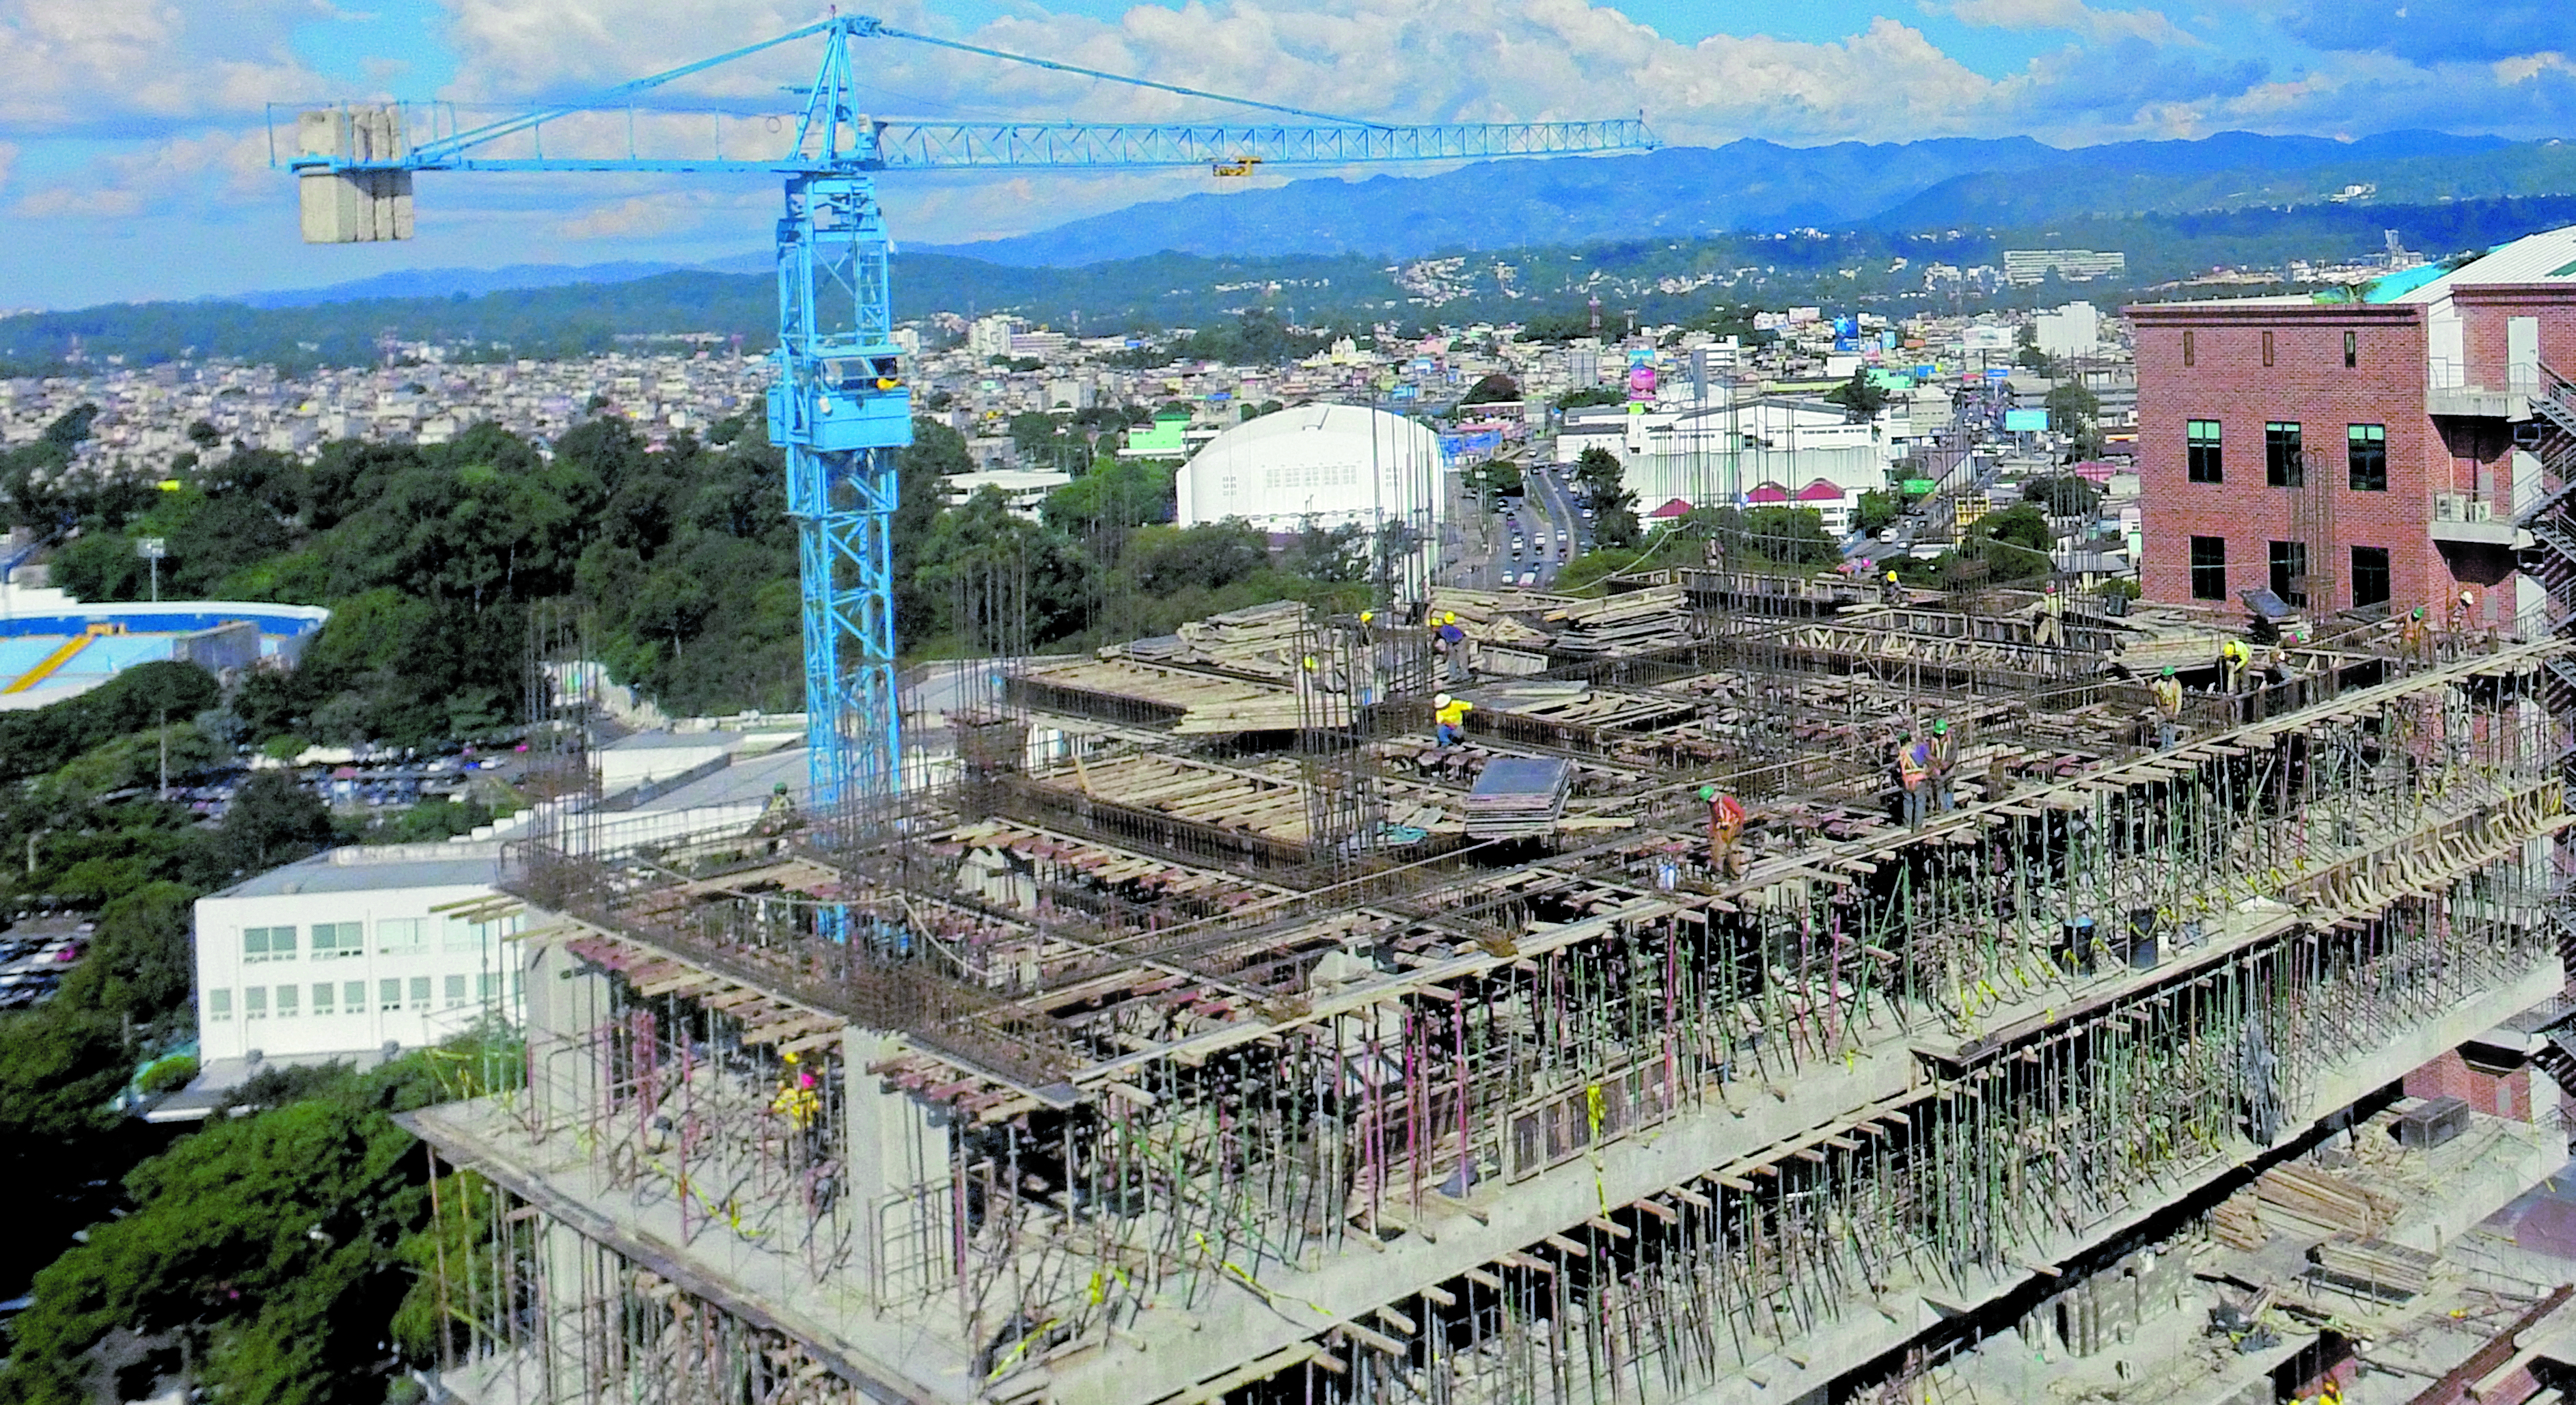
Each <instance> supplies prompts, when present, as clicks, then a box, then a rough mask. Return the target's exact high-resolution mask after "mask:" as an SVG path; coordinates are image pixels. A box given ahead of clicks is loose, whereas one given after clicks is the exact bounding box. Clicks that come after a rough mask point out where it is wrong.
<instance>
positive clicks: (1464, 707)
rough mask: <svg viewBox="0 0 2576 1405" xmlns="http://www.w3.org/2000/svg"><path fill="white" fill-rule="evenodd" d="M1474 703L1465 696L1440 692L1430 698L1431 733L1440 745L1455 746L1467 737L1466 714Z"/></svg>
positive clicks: (1474, 706) (1474, 708)
mask: <svg viewBox="0 0 2576 1405" xmlns="http://www.w3.org/2000/svg"><path fill="white" fill-rule="evenodd" d="M1475 710H1476V705H1475V704H1474V703H1471V702H1469V701H1467V700H1466V699H1465V698H1453V697H1451V696H1449V695H1448V694H1447V693H1442V694H1440V695H1439V696H1437V697H1435V698H1433V699H1432V700H1431V721H1432V731H1431V735H1432V736H1433V738H1434V739H1436V740H1437V741H1438V742H1439V743H1440V745H1442V746H1456V745H1457V744H1458V743H1460V742H1462V741H1465V740H1466V739H1467V714H1468V713H1471V712H1473V711H1475Z"/></svg>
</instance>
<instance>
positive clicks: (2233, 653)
mask: <svg viewBox="0 0 2576 1405" xmlns="http://www.w3.org/2000/svg"><path fill="white" fill-rule="evenodd" d="M2218 662H2219V666H2220V667H2221V668H2223V669H2225V670H2226V674H2227V691H2228V692H2231V693H2233V692H2236V691H2238V690H2239V688H2240V687H2241V686H2242V685H2243V684H2244V682H2245V670H2247V669H2249V668H2251V667H2253V666H2254V648H2253V646H2252V645H2250V644H2247V643H2246V642H2245V641H2244V640H2242V639H2230V640H2228V641H2227V642H2226V643H2224V644H2221V645H2219V646H2218Z"/></svg>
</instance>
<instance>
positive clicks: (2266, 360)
mask: <svg viewBox="0 0 2576 1405" xmlns="http://www.w3.org/2000/svg"><path fill="white" fill-rule="evenodd" d="M2263 364H2264V365H2266V366H2269V365H2271V364H2272V334H2271V333H2270V332H2265V333H2264V334H2263Z"/></svg>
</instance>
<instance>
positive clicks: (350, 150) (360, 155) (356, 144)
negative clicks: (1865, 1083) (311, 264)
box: [294, 103, 412, 244]
mask: <svg viewBox="0 0 2576 1405" xmlns="http://www.w3.org/2000/svg"><path fill="white" fill-rule="evenodd" d="M295 145H296V156H295V161H294V169H295V194H296V201H297V204H298V206H299V207H300V211H299V212H300V214H301V216H302V223H303V226H304V242H305V243H307V244H372V243H375V242H377V241H379V240H386V239H409V238H410V237H411V235H412V203H411V172H410V171H408V170H405V169H402V168H401V167H399V166H397V165H394V164H392V163H395V162H399V161H401V160H402V159H403V158H404V157H405V156H406V155H408V154H409V153H408V151H407V149H406V143H405V139H404V132H403V115H402V109H401V108H398V107H394V106H392V105H390V104H382V103H379V104H375V105H372V106H363V107H323V108H314V109H311V110H309V111H306V112H302V113H298V114H297V115H296V120H295Z"/></svg>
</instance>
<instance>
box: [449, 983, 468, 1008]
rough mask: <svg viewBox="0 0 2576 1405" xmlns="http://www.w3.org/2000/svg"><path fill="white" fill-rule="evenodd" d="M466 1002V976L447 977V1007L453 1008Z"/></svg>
mask: <svg viewBox="0 0 2576 1405" xmlns="http://www.w3.org/2000/svg"><path fill="white" fill-rule="evenodd" d="M464 1003H465V978H464V977H463V976H449V977H448V978H447V1008H449V1009H451V1010H453V1009H455V1008H456V1007H457V1006H459V1005H462V1004H464Z"/></svg>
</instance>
